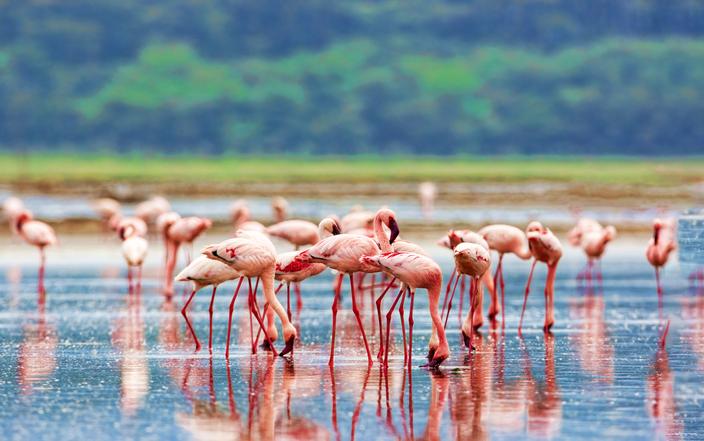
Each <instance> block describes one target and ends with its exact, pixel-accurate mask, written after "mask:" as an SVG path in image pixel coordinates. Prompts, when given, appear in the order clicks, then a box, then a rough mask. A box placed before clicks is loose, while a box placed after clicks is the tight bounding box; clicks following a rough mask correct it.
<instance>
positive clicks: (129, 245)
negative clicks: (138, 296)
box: [120, 224, 149, 292]
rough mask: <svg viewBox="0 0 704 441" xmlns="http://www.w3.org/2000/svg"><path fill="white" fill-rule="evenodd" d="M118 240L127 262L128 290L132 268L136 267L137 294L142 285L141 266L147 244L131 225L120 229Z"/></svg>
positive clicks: (145, 254)
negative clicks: (120, 240) (120, 242)
mask: <svg viewBox="0 0 704 441" xmlns="http://www.w3.org/2000/svg"><path fill="white" fill-rule="evenodd" d="M120 239H122V255H123V256H124V257H125V261H126V262H127V277H128V279H129V280H130V290H131V289H132V286H131V285H132V268H133V267H137V292H139V290H140V288H141V284H142V264H143V263H144V259H145V258H146V257H147V249H148V248H149V244H148V243H147V240H146V239H145V238H144V237H142V236H140V235H138V234H137V230H136V229H135V227H134V226H133V225H131V224H128V225H126V226H124V227H121V228H120Z"/></svg>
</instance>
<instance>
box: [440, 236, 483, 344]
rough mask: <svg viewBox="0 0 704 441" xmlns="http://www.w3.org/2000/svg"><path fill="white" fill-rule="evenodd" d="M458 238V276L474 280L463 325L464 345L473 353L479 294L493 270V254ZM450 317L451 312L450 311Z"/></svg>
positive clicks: (456, 263) (456, 253) (456, 260)
mask: <svg viewBox="0 0 704 441" xmlns="http://www.w3.org/2000/svg"><path fill="white" fill-rule="evenodd" d="M457 239H458V238H454V239H453V240H452V242H453V244H455V247H454V251H453V253H454V257H455V268H456V271H457V273H458V274H462V275H468V276H469V277H471V278H472V283H471V284H470V285H471V287H472V288H471V291H472V292H471V294H470V296H469V305H470V306H469V312H468V314H467V318H466V319H465V321H464V323H463V324H462V338H463V340H464V344H465V345H466V346H467V347H468V348H469V350H470V351H471V350H472V348H473V345H472V339H473V335H474V321H473V319H474V312H475V311H476V309H477V307H478V306H479V292H480V289H481V287H480V284H481V279H482V277H484V275H485V274H488V273H489V269H491V254H490V253H489V249H488V248H487V247H485V246H483V245H481V244H477V243H468V242H461V243H460V242H458V240H457ZM448 315H449V310H448Z"/></svg>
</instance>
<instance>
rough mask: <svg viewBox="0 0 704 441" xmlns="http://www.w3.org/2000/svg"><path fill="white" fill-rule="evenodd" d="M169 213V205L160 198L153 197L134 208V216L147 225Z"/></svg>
mask: <svg viewBox="0 0 704 441" xmlns="http://www.w3.org/2000/svg"><path fill="white" fill-rule="evenodd" d="M168 211H171V204H169V201H167V200H166V199H165V198H163V197H161V196H153V197H151V198H149V199H148V200H146V201H144V202H142V203H140V204H139V205H137V207H135V209H134V213H135V216H137V217H138V218H140V219H142V220H143V221H144V222H146V223H148V224H153V223H154V222H156V220H157V218H158V217H159V215H161V214H164V213H166V212H168Z"/></svg>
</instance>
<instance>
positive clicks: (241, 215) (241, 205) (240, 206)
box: [230, 199, 249, 225]
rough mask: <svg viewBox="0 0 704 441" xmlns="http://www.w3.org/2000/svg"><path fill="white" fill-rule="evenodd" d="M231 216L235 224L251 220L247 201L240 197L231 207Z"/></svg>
mask: <svg viewBox="0 0 704 441" xmlns="http://www.w3.org/2000/svg"><path fill="white" fill-rule="evenodd" d="M230 217H231V218H232V222H233V223H234V224H235V225H239V224H242V223H244V222H247V221H248V220H249V207H247V201H245V200H244V199H238V200H236V201H235V202H234V203H233V204H232V207H230Z"/></svg>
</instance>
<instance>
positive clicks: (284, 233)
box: [266, 219, 320, 249]
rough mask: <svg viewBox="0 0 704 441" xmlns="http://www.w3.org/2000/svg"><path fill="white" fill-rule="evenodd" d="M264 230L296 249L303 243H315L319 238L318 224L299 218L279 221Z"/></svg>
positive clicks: (303, 244)
mask: <svg viewBox="0 0 704 441" xmlns="http://www.w3.org/2000/svg"><path fill="white" fill-rule="evenodd" d="M266 232H267V234H269V235H271V236H274V237H280V238H281V239H284V240H285V241H287V242H290V243H291V244H292V245H294V246H295V247H296V249H298V248H299V247H302V246H305V245H315V244H316V243H318V241H319V240H320V235H319V234H318V225H315V224H314V223H313V222H308V221H305V220H300V219H291V220H285V221H281V222H279V223H276V224H274V225H271V226H269V227H267V228H266Z"/></svg>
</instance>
